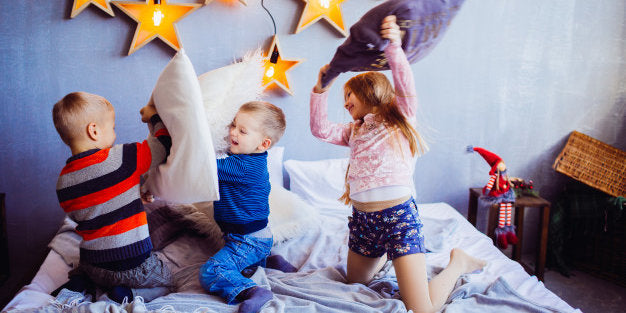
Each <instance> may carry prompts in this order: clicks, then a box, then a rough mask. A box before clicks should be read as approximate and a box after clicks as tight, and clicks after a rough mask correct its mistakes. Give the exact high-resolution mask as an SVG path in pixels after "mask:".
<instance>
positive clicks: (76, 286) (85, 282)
mask: <svg viewBox="0 0 626 313" xmlns="http://www.w3.org/2000/svg"><path fill="white" fill-rule="evenodd" d="M93 287H94V284H93V282H92V281H91V279H89V277H87V276H84V275H74V276H70V280H69V281H68V282H67V283H65V284H63V286H61V287H59V288H57V289H56V290H55V291H53V292H52V293H51V295H53V296H55V297H56V296H57V295H58V294H59V292H61V289H63V288H65V289H69V290H71V291H76V292H83V291H85V290H87V291H89V290H91V289H93Z"/></svg>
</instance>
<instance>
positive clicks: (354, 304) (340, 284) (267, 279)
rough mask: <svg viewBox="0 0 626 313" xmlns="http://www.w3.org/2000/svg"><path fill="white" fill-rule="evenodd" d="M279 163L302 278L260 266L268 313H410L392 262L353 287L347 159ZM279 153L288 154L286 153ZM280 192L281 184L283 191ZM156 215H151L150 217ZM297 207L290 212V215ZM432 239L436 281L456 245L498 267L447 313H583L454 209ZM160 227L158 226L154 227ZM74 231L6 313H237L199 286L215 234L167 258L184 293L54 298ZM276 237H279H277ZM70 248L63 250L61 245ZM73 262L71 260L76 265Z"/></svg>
mask: <svg viewBox="0 0 626 313" xmlns="http://www.w3.org/2000/svg"><path fill="white" fill-rule="evenodd" d="M273 151H274V152H273V153H271V156H272V157H271V158H270V161H271V162H270V164H269V166H270V175H271V179H272V181H273V182H272V184H273V186H275V185H274V184H278V182H282V172H283V168H284V169H285V172H286V173H287V174H288V175H289V176H288V177H289V182H290V187H291V188H290V191H286V190H285V191H283V193H284V195H289V196H291V197H295V199H296V200H297V201H300V202H292V201H291V200H285V198H280V199H278V200H276V199H274V202H276V201H278V202H280V203H282V204H288V205H287V208H285V205H283V208H281V209H280V210H282V211H280V210H278V209H275V208H274V207H273V206H272V199H270V207H271V208H270V210H271V213H270V214H271V215H277V216H278V215H280V217H281V218H282V219H279V220H278V221H277V220H276V219H274V221H273V222H272V220H271V217H270V223H274V225H272V227H275V228H276V230H279V231H280V236H278V238H275V245H274V247H273V249H272V253H276V254H281V255H282V256H284V257H285V258H286V259H287V260H289V261H290V262H291V263H292V264H294V265H295V266H296V267H298V268H299V270H298V272H296V273H283V272H280V271H276V270H271V269H265V268H258V269H257V271H256V272H255V273H254V275H253V276H252V279H253V280H254V281H255V282H257V283H258V285H260V286H262V287H264V288H269V289H271V290H272V292H273V293H274V298H273V299H272V300H271V301H270V302H268V303H267V304H266V305H265V306H264V307H263V308H262V312H333V313H334V312H407V311H406V309H405V307H404V305H403V303H402V301H401V300H400V297H399V294H398V286H397V282H396V280H395V273H394V270H393V266H391V263H390V262H388V263H387V264H386V265H385V267H384V268H383V270H382V271H381V272H379V273H378V274H377V275H376V277H375V279H374V280H373V281H372V282H371V283H370V284H368V285H367V286H366V285H362V284H346V282H345V276H346V257H347V252H348V250H347V249H348V248H347V240H348V228H347V216H348V215H350V213H351V212H350V208H349V207H347V206H344V205H341V204H340V203H339V202H338V201H336V199H337V198H338V195H339V194H340V193H341V190H342V188H343V173H344V172H342V169H345V166H346V164H347V160H346V159H328V160H319V161H297V160H287V161H285V162H284V163H283V162H282V150H280V153H277V152H276V151H278V149H273ZM277 154H280V155H279V156H277ZM276 189H280V187H278V188H276ZM151 209H152V208H149V209H148V210H151ZM289 210H290V211H289ZM419 212H420V216H421V218H422V219H423V223H424V225H425V226H424V232H425V237H426V240H427V243H426V245H427V249H428V250H429V251H430V252H428V253H427V255H426V257H427V263H428V273H429V276H431V275H433V274H436V273H437V272H438V271H440V270H441V269H442V268H443V267H444V266H445V265H446V264H447V262H448V260H449V251H450V249H452V248H453V247H462V248H463V249H464V250H465V251H467V252H468V253H469V254H471V255H474V256H477V257H479V258H483V259H485V260H487V261H488V262H489V263H488V265H487V267H486V268H484V269H483V270H482V272H479V273H472V274H466V275H463V276H462V277H461V278H460V279H459V280H458V282H457V285H456V287H455V289H454V291H453V292H452V294H451V295H450V297H449V299H448V302H447V304H446V305H445V306H444V307H443V308H442V310H441V311H442V312H580V310H578V309H574V308H572V307H571V306H570V305H568V304H567V303H566V302H565V301H563V300H562V299H560V298H559V297H558V296H556V295H555V294H554V293H552V292H551V291H550V290H548V289H547V288H546V287H545V286H544V285H543V283H542V282H540V281H538V280H537V278H536V277H535V276H530V275H528V274H527V273H526V272H525V271H524V269H523V268H522V266H521V265H519V264H518V263H517V262H515V261H512V260H511V259H509V258H508V257H506V256H505V255H504V254H503V253H501V251H500V250H499V249H498V248H496V247H495V246H494V245H493V244H492V241H491V239H489V238H488V237H487V236H485V235H484V234H482V233H481V232H479V231H478V230H477V229H476V228H474V227H473V226H472V225H471V224H470V223H469V222H467V221H466V220H465V218H464V217H463V216H462V215H461V214H459V213H458V212H457V210H456V209H454V208H453V207H451V206H450V205H448V204H446V203H443V202H439V203H422V204H419ZM151 227H152V226H151ZM72 233H73V230H72V229H71V226H69V225H67V223H65V224H64V225H63V226H62V227H61V229H60V231H59V233H58V234H57V235H56V236H55V238H54V239H53V240H52V242H51V247H52V249H51V250H50V252H49V254H48V255H47V257H46V259H45V261H44V262H43V264H42V265H41V267H40V268H39V271H38V272H37V274H36V275H35V277H34V278H33V280H32V282H31V283H30V284H29V285H26V286H24V287H23V288H22V289H21V290H20V291H19V292H18V294H17V295H15V297H14V298H13V299H12V300H11V301H10V302H9V303H8V305H7V306H6V307H5V308H4V309H3V312H5V311H6V312H61V311H64V310H70V309H72V311H73V312H74V311H75V312H152V311H159V312H236V311H237V306H231V305H227V304H225V303H224V301H223V300H222V299H221V298H219V297H216V296H212V295H209V294H206V293H205V292H204V291H203V290H202V288H201V287H200V284H199V282H198V279H197V273H198V268H199V266H200V265H201V264H202V263H203V262H204V261H205V260H206V259H207V258H208V257H209V256H210V255H211V254H212V253H214V252H215V251H217V249H218V248H219V247H216V245H215V244H214V243H213V242H211V241H212V239H211V240H209V239H207V237H206V236H202V235H199V234H194V233H193V232H191V231H187V232H184V233H181V234H179V235H178V236H176V237H175V240H174V241H172V242H171V243H169V244H167V245H166V246H165V247H164V248H163V249H162V250H160V251H159V252H158V253H160V254H162V257H163V258H164V259H167V260H168V264H169V265H170V266H172V268H173V271H174V273H175V277H176V280H177V283H178V291H177V292H176V293H171V294H169V295H166V296H161V297H158V298H156V299H154V300H152V301H149V302H145V301H144V299H142V298H138V297H137V298H135V299H134V300H132V301H131V302H130V303H123V304H122V305H119V304H116V303H113V302H110V300H107V299H108V298H106V296H105V295H103V296H102V297H100V298H98V299H97V301H95V300H94V301H95V302H93V303H92V302H90V300H92V299H89V298H87V297H85V296H84V295H83V294H81V293H74V292H69V291H67V290H63V291H61V292H60V293H59V295H58V296H57V297H56V298H55V297H52V296H51V295H50V294H49V293H50V292H51V291H53V290H55V289H56V288H58V287H59V286H60V285H62V284H63V283H64V282H65V281H66V280H67V272H68V271H69V270H70V269H71V266H70V265H68V260H71V259H72V258H76V255H72V254H73V253H74V254H76V253H77V251H78V250H77V249H64V248H63V247H69V246H70V245H71V244H75V243H72V240H74V239H72V238H73V237H71V236H72ZM275 237H276V236H275ZM59 247H61V248H59ZM70 263H71V262H70Z"/></svg>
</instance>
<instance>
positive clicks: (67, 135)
mask: <svg viewBox="0 0 626 313" xmlns="http://www.w3.org/2000/svg"><path fill="white" fill-rule="evenodd" d="M111 110H113V105H111V103H110V102H109V101H108V100H107V99H105V98H104V97H101V96H98V95H94V94H91V93H87V92H82V91H78V92H72V93H69V94H67V95H66V96H65V97H63V99H61V100H59V102H57V103H55V104H54V107H53V108H52V120H53V121H54V127H55V128H56V129H57V132H58V133H59V136H60V137H61V139H62V140H63V142H64V143H65V144H66V145H70V143H71V142H72V141H74V140H75V139H77V138H80V136H82V135H83V134H84V133H85V132H84V130H85V129H86V128H85V127H87V125H88V124H89V123H92V122H100V121H102V119H103V118H104V116H106V113H107V112H110V111H111Z"/></svg>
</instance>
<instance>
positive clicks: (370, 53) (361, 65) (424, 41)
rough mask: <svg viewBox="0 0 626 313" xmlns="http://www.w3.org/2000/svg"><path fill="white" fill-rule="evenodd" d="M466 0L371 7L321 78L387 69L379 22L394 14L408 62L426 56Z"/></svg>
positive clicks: (394, 0)
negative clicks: (401, 34) (345, 73)
mask: <svg viewBox="0 0 626 313" xmlns="http://www.w3.org/2000/svg"><path fill="white" fill-rule="evenodd" d="M464 1H465V0H389V1H386V2H384V3H382V4H380V5H378V6H376V7H374V8H372V9H371V10H369V11H368V12H367V13H365V15H363V17H361V19H360V20H359V21H358V22H356V23H355V24H354V25H352V27H350V36H349V37H348V38H347V39H346V41H345V42H344V43H343V44H342V45H341V46H339V48H337V52H336V53H335V56H334V57H333V59H332V61H331V62H330V67H329V69H328V71H327V72H326V74H325V75H324V76H323V77H322V85H323V86H326V85H327V84H328V82H330V81H331V80H333V79H334V78H335V77H337V76H338V75H339V74H341V73H343V72H348V71H353V72H361V71H381V70H388V69H389V65H388V64H387V59H386V58H385V53H384V50H385V47H387V45H388V44H389V40H387V39H383V38H382V37H381V36H380V24H381V23H382V20H383V19H384V18H385V17H386V16H388V15H395V16H396V22H397V23H398V26H400V30H401V31H403V32H404V35H403V37H402V49H403V50H404V52H405V53H406V55H407V58H408V59H409V62H411V63H415V62H417V61H418V60H420V59H422V58H423V57H425V56H426V55H427V54H428V53H429V52H430V51H431V50H432V49H433V48H434V47H435V46H436V45H437V43H438V42H439V41H440V40H441V38H442V37H443V34H444V33H445V31H446V29H447V27H448V25H450V22H451V21H452V19H453V18H454V16H455V15H456V13H457V12H458V11H459V9H460V8H461V5H462V4H463V2H464Z"/></svg>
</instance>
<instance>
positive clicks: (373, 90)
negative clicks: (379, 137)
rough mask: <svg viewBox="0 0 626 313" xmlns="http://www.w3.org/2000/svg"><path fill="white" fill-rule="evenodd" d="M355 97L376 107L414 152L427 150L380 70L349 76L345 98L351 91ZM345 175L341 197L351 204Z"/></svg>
mask: <svg viewBox="0 0 626 313" xmlns="http://www.w3.org/2000/svg"><path fill="white" fill-rule="evenodd" d="M350 92H351V93H352V94H354V96H355V97H356V98H357V99H358V100H359V101H361V102H362V103H363V104H364V105H366V106H368V107H377V108H378V109H377V111H376V112H377V113H376V114H377V115H378V116H380V117H382V119H383V121H384V125H385V128H387V130H388V131H391V132H395V133H396V134H397V133H398V131H399V132H400V133H401V134H402V135H403V137H404V138H406V139H407V140H408V141H409V148H410V149H411V155H416V154H417V155H421V154H423V153H424V152H426V151H427V150H428V146H427V145H426V142H424V140H423V139H422V136H420V134H419V133H418V132H417V130H415V128H414V127H413V126H412V125H411V123H409V121H408V120H407V119H406V117H405V116H404V114H402V112H401V111H400V109H399V108H398V106H397V105H396V101H395V99H396V92H395V90H394V89H393V87H392V86H391V83H390V82H389V80H388V79H387V77H386V76H385V75H384V74H382V73H379V72H366V73H362V74H359V75H356V76H354V77H352V78H350V79H349V80H348V81H347V82H346V84H345V85H344V98H345V99H347V97H348V93H350ZM349 170H350V166H348V169H347V170H346V177H345V192H344V194H343V195H342V196H341V198H339V200H343V201H344V203H345V204H350V203H351V200H350V184H348V171H349Z"/></svg>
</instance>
